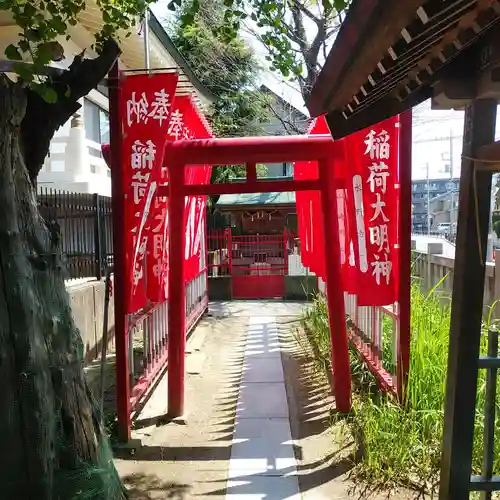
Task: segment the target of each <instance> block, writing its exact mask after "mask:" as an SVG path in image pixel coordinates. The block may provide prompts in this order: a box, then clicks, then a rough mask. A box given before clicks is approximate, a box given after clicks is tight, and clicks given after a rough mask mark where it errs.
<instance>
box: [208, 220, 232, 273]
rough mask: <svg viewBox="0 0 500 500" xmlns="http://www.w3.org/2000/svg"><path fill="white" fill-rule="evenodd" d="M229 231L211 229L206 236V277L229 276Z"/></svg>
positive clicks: (230, 244) (226, 229) (230, 245)
mask: <svg viewBox="0 0 500 500" xmlns="http://www.w3.org/2000/svg"><path fill="white" fill-rule="evenodd" d="M231 247H232V243H231V230H230V229H228V228H225V229H213V230H212V231H209V232H208V234H207V249H208V276H209V277H211V278H213V277H220V276H229V275H230V274H231V272H230V270H231V252H230V251H229V249H230V248H231Z"/></svg>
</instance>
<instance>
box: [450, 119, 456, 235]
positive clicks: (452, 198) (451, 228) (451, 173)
mask: <svg viewBox="0 0 500 500" xmlns="http://www.w3.org/2000/svg"><path fill="white" fill-rule="evenodd" d="M450 186H451V206H450V231H451V232H453V224H454V223H455V222H456V217H455V220H453V213H454V208H455V207H454V205H453V200H454V193H453V189H454V187H455V186H454V184H453V131H452V129H451V128H450Z"/></svg>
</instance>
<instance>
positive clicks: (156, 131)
mask: <svg viewBox="0 0 500 500" xmlns="http://www.w3.org/2000/svg"><path fill="white" fill-rule="evenodd" d="M177 81H178V75H177V74H176V73H157V74H153V75H148V74H140V75H130V76H129V75H121V80H120V87H121V92H120V107H121V116H122V123H121V130H122V134H123V135H122V141H121V150H122V158H123V175H124V177H125V179H126V180H125V183H124V184H125V186H126V187H125V193H124V196H125V223H126V228H127V230H126V235H125V246H126V248H125V260H126V266H127V271H128V276H127V279H126V283H127V287H128V289H127V291H126V296H127V302H128V303H127V313H134V312H136V311H138V310H140V309H142V308H143V307H145V306H146V305H147V272H146V269H147V268H148V267H149V263H148V262H146V260H147V257H146V250H147V248H148V240H149V237H150V231H151V224H150V215H151V207H152V206H153V205H154V203H155V194H156V189H157V186H158V183H159V182H161V168H162V165H163V150H164V144H165V135H166V131H167V129H168V126H169V118H170V111H171V106H172V101H173V97H174V95H175V89H176V87H177Z"/></svg>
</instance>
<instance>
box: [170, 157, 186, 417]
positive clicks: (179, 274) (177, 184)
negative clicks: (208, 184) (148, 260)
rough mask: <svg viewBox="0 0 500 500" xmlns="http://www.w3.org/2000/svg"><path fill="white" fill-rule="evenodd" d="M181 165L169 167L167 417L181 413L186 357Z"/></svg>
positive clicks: (184, 232)
mask: <svg viewBox="0 0 500 500" xmlns="http://www.w3.org/2000/svg"><path fill="white" fill-rule="evenodd" d="M183 167H184V165H182V166H181V165H173V167H171V166H169V167H168V185H169V200H168V210H169V217H168V220H169V229H170V237H169V240H168V243H169V244H168V253H169V255H168V262H169V266H168V292H169V293H168V300H169V304H168V415H169V417H171V418H176V417H180V416H182V415H183V413H184V361H185V359H184V358H185V354H186V288H185V285H184V247H185V240H186V228H185V221H184V168H183Z"/></svg>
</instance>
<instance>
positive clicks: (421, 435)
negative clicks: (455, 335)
mask: <svg viewBox="0 0 500 500" xmlns="http://www.w3.org/2000/svg"><path fill="white" fill-rule="evenodd" d="M436 288H437V287H436ZM303 325H304V327H305V330H306V332H307V334H308V337H309V339H310V342H311V343H312V344H313V346H316V347H317V348H316V349H315V350H316V352H317V355H318V356H319V357H321V359H322V365H323V366H325V367H326V366H329V365H328V360H329V349H330V346H329V331H328V321H327V308H326V304H325V300H324V298H322V297H321V296H318V297H317V298H316V300H315V301H314V304H313V307H312V308H311V309H310V310H309V311H308V312H307V313H306V314H305V315H304V318H303ZM449 328H450V307H449V306H448V305H446V304H445V305H443V301H442V300H441V298H440V297H439V296H438V294H437V293H436V292H435V290H433V291H431V293H429V294H428V295H424V294H423V293H422V291H421V289H420V287H418V286H417V285H414V286H413V287H412V291H411V336H412V337H411V356H410V370H409V376H408V386H407V392H406V397H405V399H404V403H403V404H399V403H398V402H397V401H396V400H395V399H394V398H393V397H392V396H390V395H386V394H380V393H379V392H378V389H377V387H376V381H375V378H374V377H373V375H372V374H371V373H370V372H369V371H368V369H367V368H366V366H365V365H364V363H363V362H362V361H361V359H360V357H359V355H358V354H357V351H355V350H354V349H353V348H352V350H351V353H350V356H351V374H352V379H353V388H354V397H353V410H354V411H353V415H352V418H350V419H349V425H350V426H352V431H353V436H354V437H355V439H357V440H358V442H357V444H358V446H360V447H361V448H360V449H361V450H362V451H363V457H362V459H361V462H360V463H359V464H358V465H357V467H356V472H357V474H358V475H359V476H360V477H361V478H363V479H365V480H366V481H368V482H370V483H371V484H379V485H382V484H384V485H394V484H399V485H409V484H410V485H417V484H418V486H419V487H422V485H429V484H434V485H435V484H436V481H437V480H438V479H439V468H440V459H441V438H442V432H443V414H444V411H443V410H444V397H445V383H446V372H447V357H448V338H449ZM384 329H385V328H384ZM486 344H487V336H486V335H485V334H484V333H483V335H482V339H481V351H482V354H485V353H486ZM383 351H384V353H386V355H387V354H388V353H390V352H391V345H386V341H385V340H384V345H383ZM485 377H486V374H485V373H484V370H482V371H481V372H480V374H479V381H478V396H477V410H476V422H475V441H474V457H473V471H474V473H477V474H479V473H480V471H481V464H482V455H483V452H482V432H483V427H484V425H483V420H484V418H483V409H484V392H485V381H486V378H485ZM499 402H500V400H499ZM499 432H500V421H499V419H498V418H497V421H496V433H497V435H498V433H499ZM498 441H500V440H497V442H498ZM495 451H496V453H495V468H494V470H495V472H496V473H498V472H500V445H499V446H497V448H496V450H495Z"/></svg>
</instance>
